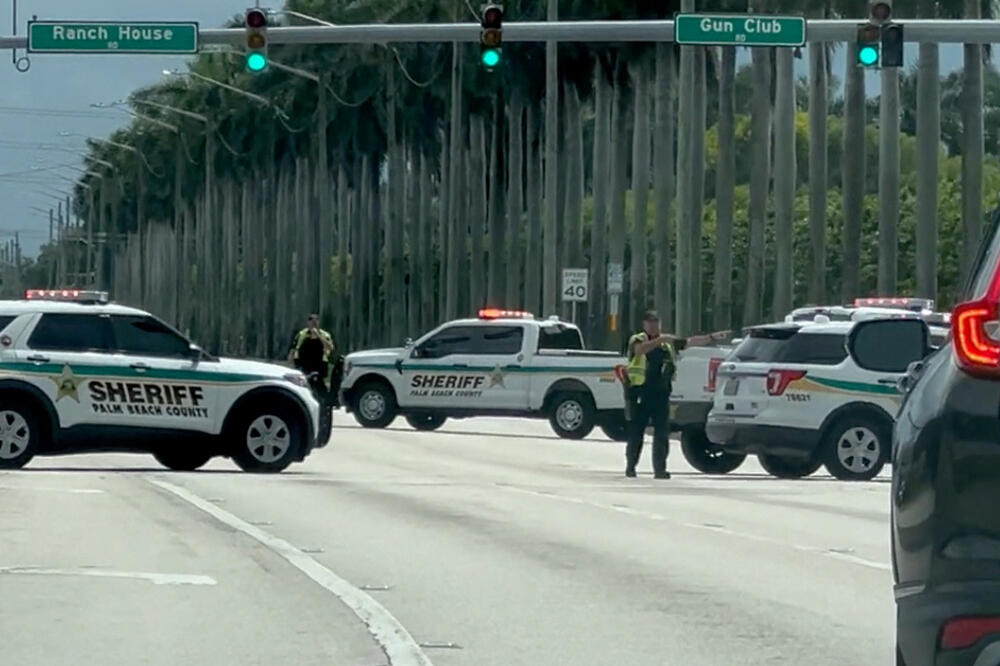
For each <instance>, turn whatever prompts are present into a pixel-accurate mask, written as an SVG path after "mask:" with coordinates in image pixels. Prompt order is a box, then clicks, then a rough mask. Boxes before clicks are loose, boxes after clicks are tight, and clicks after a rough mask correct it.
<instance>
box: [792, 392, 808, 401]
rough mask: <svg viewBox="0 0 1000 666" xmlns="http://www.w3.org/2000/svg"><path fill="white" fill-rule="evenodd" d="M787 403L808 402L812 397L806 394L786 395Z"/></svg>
mask: <svg viewBox="0 0 1000 666" xmlns="http://www.w3.org/2000/svg"><path fill="white" fill-rule="evenodd" d="M787 395H788V400H789V402H809V401H810V400H812V396H811V395H809V394H808V393H788V394H787Z"/></svg>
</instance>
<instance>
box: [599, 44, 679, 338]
mask: <svg viewBox="0 0 1000 666" xmlns="http://www.w3.org/2000/svg"><path fill="white" fill-rule="evenodd" d="M674 62H675V59H674V46H673V44H668V43H665V42H660V43H658V44H657V45H656V83H655V91H654V93H653V95H654V106H655V109H654V114H655V121H654V125H653V150H654V153H653V160H654V165H653V172H654V173H653V179H654V181H655V183H656V185H655V198H656V218H655V222H654V232H653V264H654V267H655V268H654V275H655V282H656V285H655V289H654V291H655V294H654V302H655V303H656V309H657V311H658V312H659V313H660V317H661V318H663V320H664V321H663V323H664V325H665V326H666V328H667V330H673V328H674V326H673V321H674V316H673V298H672V297H671V296H672V292H671V284H670V264H671V256H670V238H671V235H672V232H673V229H672V228H671V227H672V221H673V205H674V201H673V199H674V189H675V188H674V175H675V171H674V95H673V92H674V79H675V76H676V75H675V64H674ZM595 134H596V133H595ZM595 144H596V141H595ZM595 157H596V155H595ZM596 168H597V166H596V164H595V169H596ZM596 175H597V174H596V173H595V181H594V187H595V197H594V199H595V216H594V219H595V221H596V219H597V216H596V199H597V197H596V188H597V181H596ZM594 229H595V231H596V226H595V228H594ZM591 245H592V247H593V246H594V243H592V244H591Z"/></svg>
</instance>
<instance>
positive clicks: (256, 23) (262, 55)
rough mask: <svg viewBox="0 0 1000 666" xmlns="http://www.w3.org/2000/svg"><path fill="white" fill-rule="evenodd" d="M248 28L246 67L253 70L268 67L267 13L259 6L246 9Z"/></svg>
mask: <svg viewBox="0 0 1000 666" xmlns="http://www.w3.org/2000/svg"><path fill="white" fill-rule="evenodd" d="M243 26H244V27H245V28H246V67H247V70H249V71H251V72H255V73H256V72H263V71H264V70H265V69H267V13H266V12H265V11H264V10H263V9H260V8H259V7H253V8H250V9H248V10H247V11H246V14H245V15H244V17H243Z"/></svg>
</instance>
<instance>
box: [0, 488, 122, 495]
mask: <svg viewBox="0 0 1000 666" xmlns="http://www.w3.org/2000/svg"><path fill="white" fill-rule="evenodd" d="M0 490H33V491H37V492H44V493H71V494H75V495H100V494H102V493H103V492H104V491H103V490H101V489H100V488H47V487H44V486H0Z"/></svg>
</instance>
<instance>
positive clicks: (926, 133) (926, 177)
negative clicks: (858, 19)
mask: <svg viewBox="0 0 1000 666" xmlns="http://www.w3.org/2000/svg"><path fill="white" fill-rule="evenodd" d="M936 4H937V3H936V2H935V0H918V2H917V15H918V17H920V18H933V17H934V15H935V14H936ZM939 76H940V64H939V53H938V45H937V44H936V43H933V42H930V43H922V44H920V56H919V60H918V64H917V204H916V215H917V238H916V251H917V256H916V259H917V266H916V273H917V295H918V296H921V297H924V298H936V297H937V214H938V156H939V152H940V148H939V146H940V140H941V112H940V107H939V103H940V97H941V92H940V81H939V78H938V77H939Z"/></svg>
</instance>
